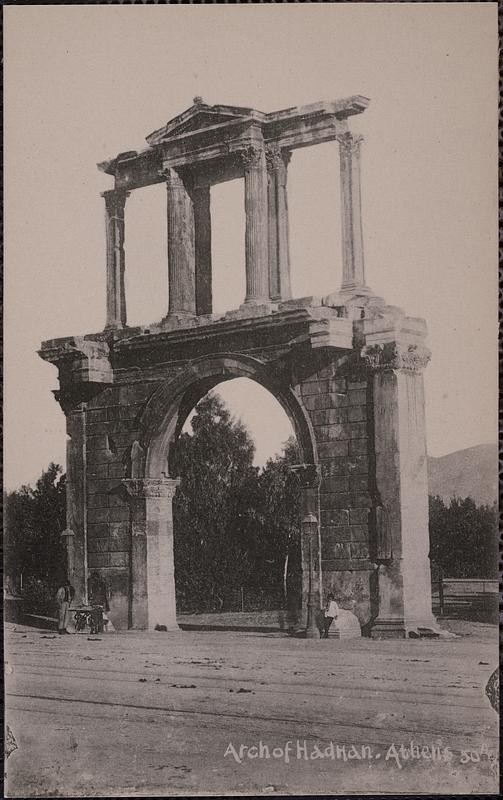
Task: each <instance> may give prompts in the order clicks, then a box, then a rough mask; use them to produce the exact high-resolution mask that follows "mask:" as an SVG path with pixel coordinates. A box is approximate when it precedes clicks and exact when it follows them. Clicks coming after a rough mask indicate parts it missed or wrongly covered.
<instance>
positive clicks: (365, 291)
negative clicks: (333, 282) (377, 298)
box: [339, 283, 374, 297]
mask: <svg viewBox="0 0 503 800" xmlns="http://www.w3.org/2000/svg"><path fill="white" fill-rule="evenodd" d="M339 293H340V294H342V295H347V294H349V295H351V296H352V297H353V296H354V295H373V294H374V292H373V291H372V289H371V288H370V286H367V285H366V284H358V283H346V284H343V285H342V286H341V288H340V292H339Z"/></svg>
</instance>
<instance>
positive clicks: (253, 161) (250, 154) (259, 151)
mask: <svg viewBox="0 0 503 800" xmlns="http://www.w3.org/2000/svg"><path fill="white" fill-rule="evenodd" d="M263 153H264V149H263V148H262V147H258V146H257V145H254V144H251V145H248V147H245V149H244V150H240V152H239V155H240V157H241V161H242V162H243V167H244V168H245V170H248V169H257V168H258V167H260V165H261V163H262V155H263Z"/></svg>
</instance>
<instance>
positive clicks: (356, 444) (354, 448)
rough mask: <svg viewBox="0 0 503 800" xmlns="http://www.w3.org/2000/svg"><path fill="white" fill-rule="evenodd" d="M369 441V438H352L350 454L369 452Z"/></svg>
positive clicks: (357, 454) (358, 454)
mask: <svg viewBox="0 0 503 800" xmlns="http://www.w3.org/2000/svg"><path fill="white" fill-rule="evenodd" d="M368 450H369V443H368V439H350V441H349V455H350V456H360V455H364V454H365V453H368Z"/></svg>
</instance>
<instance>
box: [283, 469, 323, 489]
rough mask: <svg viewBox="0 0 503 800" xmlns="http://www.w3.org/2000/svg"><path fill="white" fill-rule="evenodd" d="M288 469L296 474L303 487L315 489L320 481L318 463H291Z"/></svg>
mask: <svg viewBox="0 0 503 800" xmlns="http://www.w3.org/2000/svg"><path fill="white" fill-rule="evenodd" d="M289 469H290V470H291V471H292V472H293V473H294V474H295V475H297V478H298V480H299V484H300V485H301V486H302V487H303V488H305V489H317V488H318V486H319V485H320V483H321V475H320V468H319V466H318V464H292V465H291V466H290V467H289Z"/></svg>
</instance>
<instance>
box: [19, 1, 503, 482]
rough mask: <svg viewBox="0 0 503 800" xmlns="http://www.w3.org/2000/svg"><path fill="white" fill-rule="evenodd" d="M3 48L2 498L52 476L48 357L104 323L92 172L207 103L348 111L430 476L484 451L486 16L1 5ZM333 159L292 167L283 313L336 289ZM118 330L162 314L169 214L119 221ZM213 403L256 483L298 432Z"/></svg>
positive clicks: (454, 7)
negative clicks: (346, 101) (414, 319)
mask: <svg viewBox="0 0 503 800" xmlns="http://www.w3.org/2000/svg"><path fill="white" fill-rule="evenodd" d="M4 23H5V29H4V37H5V39H4V48H5V52H4V55H5V95H4V113H5V153H6V156H5V278H4V291H5V310H4V335H5V355H4V374H5V378H4V381H5V382H4V480H5V486H6V488H7V489H12V488H14V487H17V486H19V485H21V484H23V483H33V482H34V481H35V480H36V478H37V477H38V475H39V474H40V473H41V471H42V469H44V468H46V467H47V465H48V464H49V462H50V461H56V462H58V463H61V464H62V465H63V466H64V464H65V446H66V435H65V421H64V415H63V413H62V411H61V409H60V408H59V406H58V404H57V403H56V401H55V399H54V397H53V395H52V394H51V391H52V390H53V389H56V388H57V370H56V368H55V367H53V366H51V365H50V364H46V363H45V362H43V361H42V360H41V359H40V358H39V357H38V355H37V353H36V351H37V349H38V348H39V347H40V343H41V341H43V340H45V339H50V338H56V337H60V336H67V335H72V334H84V333H91V332H96V331H100V330H102V329H103V327H104V323H105V234H104V221H103V220H104V211H103V200H102V198H101V197H100V192H101V191H103V190H105V189H107V188H111V182H112V179H111V178H110V177H109V176H107V175H104V174H103V173H100V172H99V171H98V170H97V168H96V163H97V162H100V161H103V160H105V159H107V158H110V157H113V156H114V155H116V154H117V153H119V152H121V151H125V150H131V149H141V148H142V147H144V146H145V141H144V140H145V136H147V135H148V134H149V133H151V132H152V131H154V130H156V129H157V128H159V127H161V126H162V125H163V124H165V123H166V122H167V121H168V120H170V119H172V118H173V117H174V116H176V115H177V114H179V113H181V112H182V111H184V110H185V109H186V108H187V107H189V106H190V105H192V99H193V98H194V97H195V96H196V95H200V96H202V97H203V98H204V99H205V101H206V102H208V103H215V104H220V103H222V104H229V105H240V106H251V107H254V108H258V109H260V110H262V111H274V110H278V109H281V108H288V107H290V106H295V105H302V104H306V103H311V102H314V101H317V100H334V99H338V98H343V97H348V96H350V95H355V94H360V95H364V96H366V97H368V98H370V100H371V103H370V106H369V108H368V109H367V110H366V111H365V112H364V114H362V115H360V116H358V117H355V118H352V125H353V128H354V129H355V131H357V132H359V133H362V134H363V135H364V137H365V142H364V145H363V151H362V204H363V229H364V246H365V262H366V278H367V283H368V284H369V285H370V286H371V287H372V289H373V290H374V292H375V293H376V294H378V295H379V296H382V297H384V298H385V299H386V301H387V302H388V303H389V304H392V305H396V306H400V307H401V308H403V309H404V310H405V311H406V313H407V314H408V315H410V316H419V317H424V318H425V319H426V321H427V324H428V330H429V345H430V347H431V350H432V353H433V356H432V360H431V363H430V365H429V366H428V368H427V370H426V372H425V388H426V419H427V443H428V451H429V453H430V455H434V456H440V455H444V454H445V453H448V452H452V451H454V450H458V449H462V448H465V447H470V446H473V445H476V444H479V443H482V442H494V441H496V431H497V327H496V326H497V283H496V281H497V162H496V157H497V92H498V82H497V5H496V3H469V2H468V3H410V4H409V3H390V4H388V3H376V4H371V3H369V4H367V3H354V4H353V3H343V4H338V3H335V4H299V5H238V6H227V5H216V6H190V5H186V6H155V5H151V6H150V5H149V6H136V5H135V6H109V5H101V6H82V5H81V6H76V5H73V6H20V7H15V6H8V7H6V8H5V9H4ZM338 172H339V160H338V152H337V146H336V144H335V143H330V144H325V145H321V146H318V147H313V148H305V149H303V150H300V151H296V152H295V153H294V155H293V158H292V161H291V164H290V167H289V177H288V193H289V194H288V202H289V212H290V228H291V260H292V284H293V293H294V296H304V295H317V294H326V293H328V292H330V291H334V290H337V289H338V287H339V284H340V278H341V243H340V207H339V174H338ZM242 183H243V182H242V180H240V181H233V182H229V183H226V184H221V185H219V186H217V187H214V188H212V193H211V202H212V225H213V252H212V256H213V269H214V282H215V298H214V300H215V310H216V311H224V310H226V309H230V308H236V307H237V306H239V305H240V303H241V302H242V300H243V299H244V280H245V278H244V207H243V185H242ZM126 275H127V284H126V285H127V302H128V319H129V322H130V324H138V323H148V322H153V321H156V320H159V319H160V318H161V317H162V316H164V314H165V313H166V309H167V258H166V197H165V190H164V187H162V186H156V187H151V188H149V189H145V190H141V191H138V192H134V193H133V194H132V196H131V197H130V199H129V200H128V204H127V210H126ZM220 391H221V394H222V396H223V397H224V399H226V401H227V402H228V403H229V405H230V407H231V410H232V412H233V413H234V414H235V416H236V417H241V418H242V419H243V421H244V422H245V424H246V425H247V426H248V428H249V430H250V432H251V434H252V435H253V437H254V439H255V442H256V448H257V453H256V461H257V463H259V464H261V463H264V461H265V460H266V459H267V457H269V456H270V455H273V454H274V453H275V452H277V451H279V450H280V448H281V443H282V442H284V441H285V439H286V438H287V437H288V436H289V434H290V432H291V428H290V424H289V422H288V420H287V418H286V416H285V414H284V412H283V411H282V410H281V409H280V407H279V405H278V404H277V402H276V401H275V400H274V398H272V397H271V395H269V394H268V393H267V392H266V391H265V390H264V389H262V388H261V387H258V386H257V385H255V384H251V382H249V381H246V380H245V379H238V380H235V381H231V382H229V383H228V384H225V385H222V386H221V387H220Z"/></svg>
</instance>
